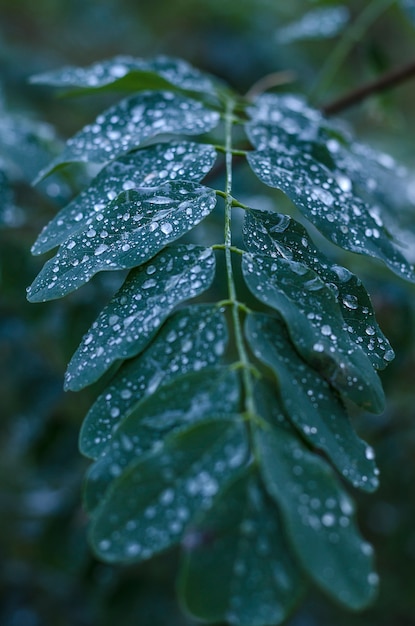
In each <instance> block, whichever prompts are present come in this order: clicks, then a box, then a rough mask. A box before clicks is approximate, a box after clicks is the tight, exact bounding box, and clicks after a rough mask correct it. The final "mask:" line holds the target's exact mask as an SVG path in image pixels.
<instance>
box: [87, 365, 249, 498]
mask: <svg viewBox="0 0 415 626" xmlns="http://www.w3.org/2000/svg"><path fill="white" fill-rule="evenodd" d="M240 394H241V390H240V385H239V378H238V375H237V374H236V373H235V372H234V371H232V370H229V368H226V367H216V368H209V369H207V370H201V371H200V372H191V373H189V374H185V375H183V376H180V377H177V378H174V379H173V380H172V381H170V382H168V383H166V384H165V385H162V386H161V387H159V388H158V390H157V393H153V394H151V395H150V396H148V397H147V398H145V399H143V400H142V401H141V402H139V403H138V404H136V405H135V406H134V407H133V408H132V410H131V411H130V413H128V415H127V416H126V417H125V419H124V420H123V421H122V422H120V423H119V425H118V426H117V428H116V430H115V432H114V433H113V435H112V438H111V441H110V443H109V445H108V446H107V447H106V448H105V449H104V450H103V452H102V454H101V456H100V458H99V459H98V460H97V461H96V462H95V463H94V465H92V467H91V468H90V470H89V472H88V476H87V481H86V487H85V503H86V506H87V508H88V509H89V510H91V509H93V508H95V507H96V506H97V505H98V504H99V502H100V500H101V498H102V497H103V496H104V493H105V491H106V489H107V488H108V485H109V484H110V483H111V482H112V481H113V480H114V478H116V477H117V476H119V475H120V474H121V473H122V472H124V471H125V470H126V468H127V467H128V466H129V465H130V464H131V463H133V462H134V461H135V460H137V459H138V458H140V457H142V456H143V454H145V453H146V452H149V451H152V450H157V449H160V448H161V447H162V445H163V441H164V439H165V437H166V435H167V434H169V433H171V432H173V431H181V430H185V429H187V428H188V427H189V426H191V425H193V424H196V423H197V422H202V421H206V420H208V419H211V418H214V419H216V418H218V417H219V416H220V417H222V418H223V419H226V416H233V415H235V414H237V413H238V411H239V409H240Z"/></svg>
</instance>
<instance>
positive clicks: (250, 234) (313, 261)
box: [244, 210, 394, 369]
mask: <svg viewBox="0 0 415 626" xmlns="http://www.w3.org/2000/svg"><path fill="white" fill-rule="evenodd" d="M244 237H245V243H246V245H247V248H248V250H250V251H251V252H259V253H260V254H266V255H267V256H270V257H272V258H278V257H282V258H286V259H289V260H292V261H296V262H300V263H303V264H304V265H306V266H307V267H309V268H310V269H312V270H313V271H314V272H316V274H317V275H318V276H319V278H320V279H321V280H322V281H323V282H324V283H325V284H326V285H327V286H328V287H329V288H330V289H331V290H332V291H333V293H334V295H335V296H336V298H337V302H338V304H339V305H340V309H341V314H342V316H343V319H344V321H345V322H346V325H347V330H348V332H349V333H350V335H351V337H352V338H353V340H354V341H355V342H356V343H357V344H358V345H359V346H360V347H361V348H362V349H363V350H365V352H366V354H367V356H368V357H369V359H370V360H371V362H372V365H373V366H374V367H376V368H377V369H384V368H385V367H386V366H387V365H388V363H389V362H390V361H391V360H392V359H393V357H394V353H393V350H392V348H391V346H390V344H389V341H388V340H387V339H386V337H385V335H384V334H383V333H382V331H381V330H380V328H379V326H378V324H377V322H376V318H375V313H374V311H373V307H372V304H371V301H370V298H369V295H368V293H367V292H366V290H365V288H364V286H363V285H362V282H361V280H360V279H359V278H358V277H357V276H356V275H355V274H352V272H350V271H349V270H348V269H347V268H345V267H342V266H340V265H336V264H333V263H331V262H330V261H329V259H328V258H327V257H326V256H325V255H324V254H323V253H322V252H321V251H320V250H318V249H317V248H316V246H315V245H314V243H313V241H312V239H311V238H310V236H309V235H308V233H307V231H306V230H305V228H304V227H303V226H302V225H301V224H299V223H298V222H296V221H295V220H293V219H292V218H291V217H289V216H288V215H282V214H280V213H273V212H270V211H255V210H251V211H247V213H246V217H245V224H244Z"/></svg>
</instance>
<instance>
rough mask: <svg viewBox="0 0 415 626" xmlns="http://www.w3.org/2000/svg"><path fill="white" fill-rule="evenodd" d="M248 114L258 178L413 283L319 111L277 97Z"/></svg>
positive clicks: (328, 231)
mask: <svg viewBox="0 0 415 626" xmlns="http://www.w3.org/2000/svg"><path fill="white" fill-rule="evenodd" d="M249 113H250V115H251V117H252V120H251V121H250V122H249V123H248V124H247V127H246V128H247V132H248V135H249V137H250V139H251V141H252V142H253V144H254V146H255V147H256V150H254V151H252V152H249V153H248V155H247V159H248V163H249V164H250V166H251V168H252V170H253V171H254V173H255V174H256V175H257V176H258V177H259V178H260V180H262V182H264V183H265V184H266V185H269V186H270V187H276V188H278V189H281V190H282V191H283V192H284V193H285V194H286V195H287V196H288V197H289V198H290V199H291V200H292V201H293V202H294V204H295V205H296V206H297V207H298V208H299V209H300V210H301V212H302V213H303V214H304V216H305V217H306V218H307V219H308V220H309V221H310V222H311V223H312V224H314V226H315V227H316V228H318V230H320V232H321V233H322V234H323V235H324V236H325V237H327V238H328V239H330V240H331V241H332V242H333V243H335V244H336V245H338V246H340V247H342V248H344V249H345V250H349V251H351V252H356V253H359V254H365V255H368V256H372V257H375V258H377V259H380V260H381V261H383V262H384V263H385V264H386V265H387V266H388V267H389V268H390V269H391V270H392V271H393V272H395V273H396V274H398V275H400V276H401V277H402V278H405V279H406V280H411V281H415V274H414V272H413V267H412V266H411V264H410V263H409V262H408V261H407V260H406V259H405V257H404V256H403V255H402V254H401V252H400V251H399V249H398V248H397V247H396V246H395V245H394V243H393V242H392V241H391V236H390V234H389V232H388V231H386V229H385V228H384V227H383V222H382V219H381V217H380V216H379V214H378V212H376V213H374V212H373V210H371V207H370V206H369V205H368V204H367V203H366V202H365V201H364V200H362V198H361V197H360V196H358V195H356V194H355V193H354V192H353V190H352V186H351V181H350V180H348V179H347V180H348V182H346V179H345V177H344V172H343V171H341V170H337V169H336V164H335V153H334V154H330V153H329V151H328V150H327V148H326V145H325V142H326V141H327V136H326V135H325V134H323V133H322V130H321V126H322V125H323V121H322V118H321V116H320V114H319V113H318V112H317V111H313V110H312V109H310V108H308V107H307V106H306V105H305V103H304V102H303V101H302V100H301V99H300V98H295V97H293V96H288V97H287V96H286V97H284V96H282V97H278V96H273V95H265V96H262V97H260V98H258V100H257V103H256V105H255V106H253V107H251V108H250V109H249ZM321 152H322V153H323V154H321ZM316 153H317V154H318V155H319V157H320V158H317V156H316Z"/></svg>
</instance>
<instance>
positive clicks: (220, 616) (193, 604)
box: [179, 470, 303, 626]
mask: <svg viewBox="0 0 415 626" xmlns="http://www.w3.org/2000/svg"><path fill="white" fill-rule="evenodd" d="M182 543H183V547H184V551H185V555H184V562H183V565H182V572H181V576H180V582H179V592H180V593H181V596H182V599H183V601H184V603H185V606H186V608H187V610H189V611H190V612H191V613H192V614H193V615H195V616H196V617H197V618H199V619H203V620H206V621H209V622H219V621H227V622H229V623H230V624H236V625H238V626H267V625H268V624H280V623H281V622H282V621H284V620H285V619H286V618H287V616H288V614H289V613H290V612H291V610H292V607H293V606H294V605H295V604H296V603H297V602H298V600H299V598H300V597H301V595H302V592H303V580H302V573H301V572H300V570H299V569H298V567H297V564H296V562H295V559H294V558H293V557H292V555H291V553H290V549H289V548H288V547H287V543H286V539H285V536H284V533H283V532H282V528H281V524H280V521H279V515H278V511H277V510H276V508H275V507H274V506H272V503H271V502H270V501H269V499H268V497H267V496H266V494H265V493H264V490H263V487H262V485H261V483H260V480H259V479H258V476H257V473H256V471H252V470H251V471H248V472H247V471H245V472H244V473H243V474H242V475H241V476H240V477H238V478H237V479H236V480H235V481H234V482H232V483H231V484H230V485H229V486H227V487H225V489H224V490H223V491H222V492H221V494H220V495H219V497H218V498H217V500H216V501H215V507H214V508H212V509H210V510H208V511H206V512H202V513H201V515H199V516H198V517H196V519H195V521H194V523H193V524H192V525H191V526H190V528H189V530H188V532H187V533H186V535H185V536H184V538H183V541H182Z"/></svg>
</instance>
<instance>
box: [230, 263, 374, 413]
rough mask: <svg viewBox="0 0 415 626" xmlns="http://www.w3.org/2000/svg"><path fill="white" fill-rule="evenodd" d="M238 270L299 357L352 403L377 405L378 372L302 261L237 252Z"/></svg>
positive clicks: (329, 293) (321, 284)
mask: <svg viewBox="0 0 415 626" xmlns="http://www.w3.org/2000/svg"><path fill="white" fill-rule="evenodd" d="M242 271H243V275H244V278H245V281H246V284H247V286H248V288H249V289H250V291H251V292H252V294H253V295H254V296H256V297H257V298H258V299H259V300H260V301H261V302H263V303H264V304H267V305H268V306H270V307H272V308H274V309H276V310H277V311H278V312H279V313H280V315H281V316H282V317H283V319H284V321H285V323H286V324H287V327H288V331H289V333H290V337H291V340H292V341H293V343H294V345H295V347H296V349H297V350H298V352H299V353H300V354H301V355H302V357H303V358H304V359H305V360H306V361H307V362H308V363H310V364H311V365H312V366H313V367H315V368H316V369H317V371H319V372H321V373H322V374H323V375H324V376H325V378H327V380H329V382H330V383H331V384H332V385H333V386H334V387H336V389H338V390H339V391H340V392H341V393H343V394H344V395H345V396H347V397H348V398H350V400H352V401H353V402H355V403H356V404H357V405H358V406H362V407H364V408H366V409H367V410H370V411H373V412H375V413H376V412H380V411H382V409H383V406H384V395H383V390H382V385H381V382H380V380H379V377H378V376H377V374H376V372H375V371H374V369H373V367H372V364H371V362H370V361H369V359H368V357H367V356H366V355H365V353H364V352H363V350H362V349H361V348H360V347H359V346H358V345H357V344H356V343H354V341H353V340H352V338H351V337H350V335H349V333H348V332H347V330H346V329H345V324H344V320H343V317H342V315H341V311H340V308H339V305H338V303H337V300H336V296H335V295H334V294H333V292H332V290H331V289H330V288H329V287H327V285H325V284H324V282H323V281H322V280H321V279H320V278H319V276H318V275H317V274H316V273H315V272H314V271H313V270H311V269H308V268H307V267H306V266H305V265H303V264H302V263H298V262H295V261H290V260H288V259H283V258H279V257H277V258H274V259H273V258H271V257H266V256H260V255H258V254H250V253H247V254H245V255H244V257H243V260H242Z"/></svg>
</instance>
